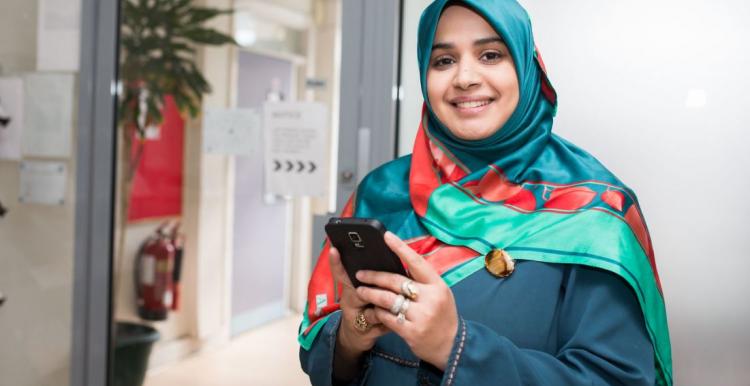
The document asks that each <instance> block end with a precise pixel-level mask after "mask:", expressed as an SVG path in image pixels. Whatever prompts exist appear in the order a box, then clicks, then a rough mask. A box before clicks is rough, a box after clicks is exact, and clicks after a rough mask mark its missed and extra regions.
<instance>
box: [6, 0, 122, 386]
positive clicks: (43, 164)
mask: <svg viewBox="0 0 750 386" xmlns="http://www.w3.org/2000/svg"><path fill="white" fill-rule="evenodd" d="M115 2H116V0H103V1H98V2H95V1H93V0H3V1H2V2H0V331H2V333H0V384H1V385H35V386H36V385H63V386H64V385H69V384H75V385H89V384H103V383H104V382H106V368H107V355H106V352H107V331H108V320H109V317H108V315H107V309H108V302H109V300H108V299H107V297H106V296H103V294H106V293H107V292H108V287H109V282H108V274H109V268H108V262H109V254H110V248H109V246H110V245H109V242H110V232H109V230H110V229H111V227H110V223H111V219H110V215H111V210H110V207H111V197H110V195H109V192H110V191H111V188H110V186H111V168H109V167H108V165H111V163H112V162H111V161H112V158H111V157H112V155H113V152H112V148H111V144H112V142H111V141H109V134H110V133H111V123H112V121H111V118H112V110H113V107H114V106H113V103H112V102H113V101H114V90H113V88H112V79H113V76H114V62H115V56H116V55H115V50H114V47H115V45H114V41H115V33H114V27H113V23H114V20H115V19H116V17H117V14H116V11H115V8H114V7H113V5H114V3H115ZM105 25H106V26H109V27H106V26H105ZM94 127H98V129H97V130H95V129H94Z"/></svg>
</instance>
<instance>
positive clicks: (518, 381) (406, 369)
mask: <svg viewBox="0 0 750 386" xmlns="http://www.w3.org/2000/svg"><path fill="white" fill-rule="evenodd" d="M451 289H452V291H453V294H454V296H455V299H456V304H457V308H458V315H459V327H458V332H457V334H456V339H455V341H454V343H453V348H452V351H451V355H450V358H449V360H448V366H447V367H446V369H445V372H441V371H440V370H438V369H436V368H435V367H433V366H431V365H430V364H428V363H425V362H422V361H420V360H419V358H418V357H416V356H415V355H414V354H413V353H412V352H411V350H410V349H409V347H408V346H407V345H406V343H405V342H404V341H403V340H402V339H401V338H400V337H399V336H398V335H396V334H393V333H391V334H387V335H384V336H382V337H380V338H379V339H378V341H377V342H376V344H375V347H374V348H373V349H372V350H371V351H370V352H368V353H366V354H365V358H364V365H363V367H362V371H361V373H360V375H359V376H358V378H357V379H355V380H354V381H352V382H351V384H352V385H384V386H400V385H409V386H416V385H420V386H421V385H445V386H451V385H470V386H484V385H488V386H489V385H508V386H512V385H653V384H654V383H655V376H656V374H655V370H654V368H655V365H654V349H653V346H652V343H651V340H650V339H649V336H648V333H647V332H646V328H645V323H644V319H643V314H642V311H641V308H640V306H639V304H638V301H637V299H636V297H635V295H634V293H633V291H632V289H631V288H630V287H629V286H628V284H627V283H626V282H625V281H623V280H622V279H620V278H619V277H618V276H616V275H614V274H612V273H609V272H606V271H602V270H598V269H596V268H590V267H586V266H581V265H565V264H548V263H541V262H535V261H517V265H516V270H515V272H514V273H513V274H512V275H511V276H509V277H508V278H505V279H498V278H495V277H494V276H492V275H490V274H489V273H488V272H487V271H486V270H480V271H477V272H476V273H474V274H472V275H471V276H470V277H468V278H466V279H464V280H462V281H461V282H459V283H457V284H455V285H454V286H453V287H452V288H451ZM340 320H341V312H340V311H337V312H335V313H333V314H332V315H331V317H330V318H329V319H328V320H327V322H326V325H325V326H324V327H323V328H322V330H321V331H320V333H319V334H318V336H317V337H316V338H315V341H314V343H313V344H312V346H311V347H310V350H309V351H308V350H305V349H304V348H300V362H301V364H302V369H303V370H304V371H305V372H306V373H307V374H308V375H309V376H310V380H311V382H312V384H313V385H315V386H324V385H332V371H333V355H334V348H335V343H336V332H337V330H338V326H339V323H340Z"/></svg>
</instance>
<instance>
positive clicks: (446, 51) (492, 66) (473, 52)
mask: <svg viewBox="0 0 750 386" xmlns="http://www.w3.org/2000/svg"><path fill="white" fill-rule="evenodd" d="M427 97H428V98H429V100H430V105H431V106H432V111H433V112H434V113H435V115H437V117H438V119H439V120H440V122H442V123H443V124H444V125H446V126H447V127H448V129H449V130H450V131H451V133H453V135H455V136H456V137H458V138H461V139H465V140H478V139H483V138H487V137H489V136H491V135H492V134H494V133H495V132H496V131H497V130H499V129H500V128H501V127H502V126H503V125H504V124H505V122H507V121H508V118H510V116H511V114H513V111H514V110H515V109H516V106H517V105H518V98H519V91H518V77H517V76H516V67H515V64H514V63H513V58H512V57H511V56H510V51H509V50H508V47H506V46H505V44H504V43H503V41H502V39H501V38H500V36H499V35H498V34H497V32H495V30H494V29H493V28H492V27H491V26H490V25H489V24H488V23H487V22H486V21H485V20H484V18H482V17H481V16H479V15H478V14H477V13H475V12H474V11H472V10H470V9H468V8H465V7H462V6H450V7H448V8H446V9H445V11H443V14H442V16H441V17H440V21H439V22H438V26H437V31H436V33H435V39H434V45H433V47H432V55H431V57H430V65H429V69H428V70H427Z"/></svg>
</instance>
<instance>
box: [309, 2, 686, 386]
mask: <svg viewBox="0 0 750 386" xmlns="http://www.w3.org/2000/svg"><path fill="white" fill-rule="evenodd" d="M453 4H460V5H463V6H466V7H468V8H469V9H471V10H473V11H474V12H476V13H477V14H479V15H480V16H482V17H483V18H484V19H485V20H486V21H487V22H488V23H489V24H490V25H491V26H492V27H493V28H494V29H495V31H496V32H497V33H498V35H500V36H501V37H502V39H503V41H504V42H505V44H506V46H507V47H508V49H509V51H510V53H511V56H512V57H513V61H514V64H515V68H516V73H517V76H518V85H519V102H518V105H517V107H516V109H515V111H514V112H513V114H512V115H511V116H510V117H509V119H508V121H507V122H506V123H505V124H504V125H503V127H502V128H499V129H498V130H497V131H496V132H495V133H494V134H492V135H490V136H489V137H487V138H484V139H481V140H476V141H469V140H463V139H461V138H458V137H456V136H455V135H453V134H452V133H451V132H450V130H449V129H448V128H446V127H445V126H444V125H443V124H442V123H441V122H440V120H439V119H438V118H437V116H436V115H435V113H434V112H433V111H432V109H431V106H430V103H429V99H428V97H427V70H428V68H429V65H430V56H431V50H432V46H433V40H434V37H435V32H436V30H437V25H438V21H439V20H440V16H441V14H442V12H443V10H444V9H445V8H446V7H447V6H450V5H453ZM418 60H419V70H420V77H421V85H422V93H423V95H424V99H425V101H427V102H425V104H424V107H423V113H422V119H421V124H420V128H419V130H418V132H417V137H416V140H415V142H414V147H413V151H412V154H411V155H409V156H405V157H401V158H399V159H396V160H394V161H391V162H389V163H386V164H385V165H383V166H381V167H379V168H377V169H375V170H373V171H372V172H371V173H370V174H369V175H368V176H367V177H366V178H365V179H363V181H362V182H361V183H360V185H359V187H358V189H357V191H356V192H355V194H354V195H353V196H352V197H351V198H350V199H349V201H348V203H347V204H346V206H345V208H344V210H343V212H342V214H341V215H342V216H343V217H347V216H355V217H367V218H375V219H378V220H380V222H382V223H383V224H384V225H385V226H386V228H387V229H389V230H390V231H392V232H393V233H395V234H397V235H398V236H399V237H400V238H402V239H404V240H405V241H406V242H407V243H408V244H409V246H410V247H411V248H412V249H414V250H415V251H416V252H417V253H420V254H422V255H423V256H424V257H425V259H426V260H427V261H428V262H429V263H430V264H431V265H432V266H433V267H434V268H435V270H436V271H437V272H438V273H440V274H441V275H442V277H443V279H444V280H445V282H446V283H447V284H448V285H449V286H452V285H454V284H456V283H458V282H460V281H461V280H464V279H466V278H467V277H469V276H470V275H471V274H473V273H475V272H477V271H479V270H481V269H484V256H485V255H486V254H488V253H490V252H492V251H493V250H504V251H505V252H507V253H509V254H510V255H511V256H512V257H513V258H514V259H516V260H533V261H540V262H545V263H551V264H579V265H584V266H589V267H595V268H599V269H603V270H606V271H609V272H611V273H613V274H615V275H617V276H619V277H620V278H622V279H623V280H624V281H625V282H627V283H628V285H629V286H630V287H631V288H632V289H633V292H634V293H635V295H636V297H637V299H638V302H639V304H640V306H641V310H642V311H643V315H644V320H645V324H646V330H647V331H648V334H649V337H650V338H651V341H652V343H653V346H654V351H655V363H656V366H657V369H656V370H657V384H659V385H671V384H672V361H671V348H670V342H669V332H668V327H667V321H666V312H665V306H664V299H663V295H662V291H661V284H660V282H659V277H658V273H657V270H656V263H655V260H654V252H653V247H652V244H651V239H650V236H649V233H648V229H647V227H646V224H645V222H644V220H643V215H642V213H641V210H640V207H639V205H638V200H637V198H636V196H635V194H634V192H633V191H632V190H631V189H629V188H628V187H627V186H625V185H624V184H623V183H622V182H621V181H620V180H619V179H618V178H617V177H615V176H614V175H613V174H612V173H611V172H610V171H609V170H607V169H606V168H605V167H604V166H603V165H602V164H601V163H600V162H599V161H597V160H596V159H595V158H594V157H593V156H591V155H590V154H588V153H587V152H585V151H584V150H582V149H580V148H578V147H577V146H575V145H573V144H571V143H570V142H568V141H566V140H564V139H562V138H561V137H559V136H557V135H555V134H554V133H552V126H553V118H554V116H555V113H556V109H557V93H556V92H555V90H554V88H553V87H552V84H551V82H550V81H549V79H548V77H547V74H546V69H545V66H544V63H543V61H542V58H541V55H540V54H539V51H538V50H537V48H536V45H535V43H534V38H533V34H532V29H531V21H530V19H529V16H528V14H527V13H526V11H525V10H524V9H523V7H521V5H520V4H518V3H517V2H516V1H515V0H463V1H455V0H436V1H434V2H433V3H431V4H430V5H429V6H428V7H427V8H426V9H425V10H424V12H423V14H422V17H421V19H420V23H419V35H418ZM329 247H330V245H329V244H328V241H326V243H325V246H324V248H323V251H322V252H321V255H320V257H319V260H318V263H317V264H316V267H315V269H314V271H313V276H312V278H311V280H310V284H309V287H308V303H307V307H306V311H305V315H304V320H303V322H302V325H301V327H300V336H299V341H300V344H301V345H302V347H304V348H308V349H309V347H310V345H311V344H312V341H313V340H314V338H315V336H316V335H317V333H318V331H319V330H320V328H321V327H322V325H323V324H324V321H325V320H326V319H327V318H328V316H329V315H330V313H331V312H334V311H336V310H338V297H339V294H340V288H337V286H336V285H335V283H333V279H332V276H331V273H330V267H329V263H328V249H329ZM499 280H504V279H499Z"/></svg>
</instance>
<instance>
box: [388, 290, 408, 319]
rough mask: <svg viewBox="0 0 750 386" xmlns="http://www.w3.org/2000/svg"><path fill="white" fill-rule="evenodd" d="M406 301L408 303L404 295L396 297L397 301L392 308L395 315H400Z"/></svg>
mask: <svg viewBox="0 0 750 386" xmlns="http://www.w3.org/2000/svg"><path fill="white" fill-rule="evenodd" d="M405 301H406V298H405V297H404V295H398V296H396V300H395V301H394V302H393V305H392V306H391V313H392V314H393V315H398V313H399V312H400V311H401V307H402V306H403V305H404V302H405Z"/></svg>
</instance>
